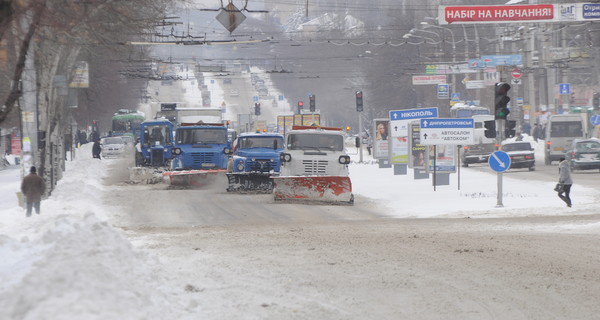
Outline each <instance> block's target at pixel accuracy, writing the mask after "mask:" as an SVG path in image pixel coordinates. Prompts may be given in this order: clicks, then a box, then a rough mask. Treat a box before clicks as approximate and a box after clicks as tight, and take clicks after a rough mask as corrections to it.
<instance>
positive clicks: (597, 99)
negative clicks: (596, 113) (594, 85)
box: [592, 92, 600, 110]
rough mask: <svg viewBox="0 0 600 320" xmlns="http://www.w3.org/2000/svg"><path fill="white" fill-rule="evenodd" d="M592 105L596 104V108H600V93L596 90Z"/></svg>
mask: <svg viewBox="0 0 600 320" xmlns="http://www.w3.org/2000/svg"><path fill="white" fill-rule="evenodd" d="M592 105H593V106H594V110H598V108H600V93H598V92H594V98H593V99H592Z"/></svg>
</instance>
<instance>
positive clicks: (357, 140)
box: [354, 137, 360, 148]
mask: <svg viewBox="0 0 600 320" xmlns="http://www.w3.org/2000/svg"><path fill="white" fill-rule="evenodd" d="M354 143H355V144H356V147H357V148H360V138H359V137H356V141H355V142H354Z"/></svg>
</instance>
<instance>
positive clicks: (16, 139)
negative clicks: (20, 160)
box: [10, 132, 21, 155]
mask: <svg viewBox="0 0 600 320" xmlns="http://www.w3.org/2000/svg"><path fill="white" fill-rule="evenodd" d="M10 153H11V154H16V155H20V154H21V136H20V135H18V134H16V133H15V132H13V133H12V134H11V136H10Z"/></svg>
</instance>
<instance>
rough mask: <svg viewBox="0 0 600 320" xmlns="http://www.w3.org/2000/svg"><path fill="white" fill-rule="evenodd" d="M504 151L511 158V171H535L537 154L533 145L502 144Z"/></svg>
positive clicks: (521, 142)
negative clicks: (520, 169)
mask: <svg viewBox="0 0 600 320" xmlns="http://www.w3.org/2000/svg"><path fill="white" fill-rule="evenodd" d="M502 151H504V152H506V153H507V154H508V156H509V157H510V169H515V168H528V169H529V171H533V170H535V152H534V149H533V146H532V145H531V143H529V142H527V141H515V142H505V143H503V144H502Z"/></svg>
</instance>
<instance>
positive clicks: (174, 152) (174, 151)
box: [173, 148, 181, 155]
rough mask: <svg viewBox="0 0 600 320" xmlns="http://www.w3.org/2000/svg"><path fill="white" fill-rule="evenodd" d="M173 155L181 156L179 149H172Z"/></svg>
mask: <svg viewBox="0 0 600 320" xmlns="http://www.w3.org/2000/svg"><path fill="white" fill-rule="evenodd" d="M173 154H177V155H180V154H181V149H180V148H173Z"/></svg>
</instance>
